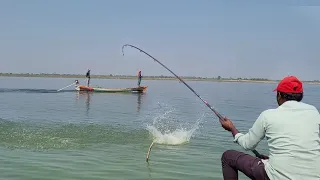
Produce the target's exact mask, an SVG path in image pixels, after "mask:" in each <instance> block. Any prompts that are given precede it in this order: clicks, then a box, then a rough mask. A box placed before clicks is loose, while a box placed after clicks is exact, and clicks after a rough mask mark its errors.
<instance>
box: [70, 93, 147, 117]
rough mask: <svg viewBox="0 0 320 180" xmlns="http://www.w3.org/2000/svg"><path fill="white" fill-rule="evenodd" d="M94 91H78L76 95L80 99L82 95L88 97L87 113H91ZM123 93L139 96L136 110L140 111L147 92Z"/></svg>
mask: <svg viewBox="0 0 320 180" xmlns="http://www.w3.org/2000/svg"><path fill="white" fill-rule="evenodd" d="M92 93H93V92H86V91H78V92H77V95H76V99H77V100H79V99H80V98H81V97H84V98H85V99H86V101H85V102H86V115H87V116H88V115H89V111H90V103H91V96H92ZM121 95H133V96H136V97H137V108H136V111H137V112H140V109H141V104H142V101H143V96H145V94H143V93H136V94H121Z"/></svg>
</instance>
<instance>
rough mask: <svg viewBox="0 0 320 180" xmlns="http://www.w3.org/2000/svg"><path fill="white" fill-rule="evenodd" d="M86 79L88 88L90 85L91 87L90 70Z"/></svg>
mask: <svg viewBox="0 0 320 180" xmlns="http://www.w3.org/2000/svg"><path fill="white" fill-rule="evenodd" d="M86 78H88V83H87V86H88V87H89V85H90V78H91V77H90V69H88V71H87V74H86Z"/></svg>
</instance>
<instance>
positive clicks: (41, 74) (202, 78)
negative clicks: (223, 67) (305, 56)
mask: <svg viewBox="0 0 320 180" xmlns="http://www.w3.org/2000/svg"><path fill="white" fill-rule="evenodd" d="M0 76H5V77H44V78H79V79H80V78H85V75H84V74H56V73H52V74H49V73H39V74H34V73H0ZM91 78H92V79H137V77H136V76H131V75H113V74H109V75H91ZM181 78H182V79H184V80H186V81H215V82H260V83H277V82H278V81H279V80H270V79H266V78H231V77H230V78H225V77H221V76H218V77H192V76H182V77H181ZM143 79H144V80H177V78H176V77H174V76H143ZM304 83H311V84H320V81H319V80H314V81H304Z"/></svg>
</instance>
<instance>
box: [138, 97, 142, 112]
mask: <svg viewBox="0 0 320 180" xmlns="http://www.w3.org/2000/svg"><path fill="white" fill-rule="evenodd" d="M142 96H143V94H141V93H138V94H137V97H138V98H137V99H138V101H137V112H140V108H141V97H142Z"/></svg>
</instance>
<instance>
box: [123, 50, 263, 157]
mask: <svg viewBox="0 0 320 180" xmlns="http://www.w3.org/2000/svg"><path fill="white" fill-rule="evenodd" d="M126 46H129V47H132V48H135V49H138V50H139V51H140V52H142V53H144V54H146V55H147V56H149V57H150V58H152V59H153V60H154V61H156V62H157V63H159V64H160V65H161V66H163V67H164V68H165V69H167V70H168V71H169V72H171V73H172V74H173V75H174V76H175V77H177V78H178V79H179V80H180V82H182V83H183V84H184V85H186V86H187V87H188V88H189V89H190V90H191V91H192V92H193V93H194V94H195V95H196V96H198V98H199V99H200V100H201V101H202V102H203V103H204V104H205V105H206V106H207V107H208V108H209V109H211V111H213V112H214V113H215V115H216V116H217V117H218V118H219V120H223V119H224V118H223V117H222V116H221V114H220V113H218V111H216V110H215V109H214V108H213V107H212V106H211V105H210V104H209V103H208V102H207V101H205V100H203V99H202V98H201V97H200V95H199V94H198V93H196V92H195V91H194V90H193V89H192V88H191V87H190V86H189V85H188V84H187V83H186V82H185V81H184V80H182V79H181V78H180V77H179V76H177V75H176V74H175V73H174V72H172V71H171V70H170V69H169V68H167V67H166V66H165V65H164V64H162V63H161V62H160V61H158V60H157V59H156V58H154V57H152V56H151V55H150V54H148V53H147V52H145V51H143V50H142V49H140V48H138V47H136V46H133V45H130V44H125V45H123V46H122V54H123V56H124V51H123V49H124V48H125V47H126ZM152 145H153V142H152V144H151V145H150V147H149V151H148V155H147V162H148V158H149V154H150V150H151V147H152ZM252 152H253V153H254V154H255V155H256V157H260V158H261V157H262V155H260V153H258V151H256V150H252Z"/></svg>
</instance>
